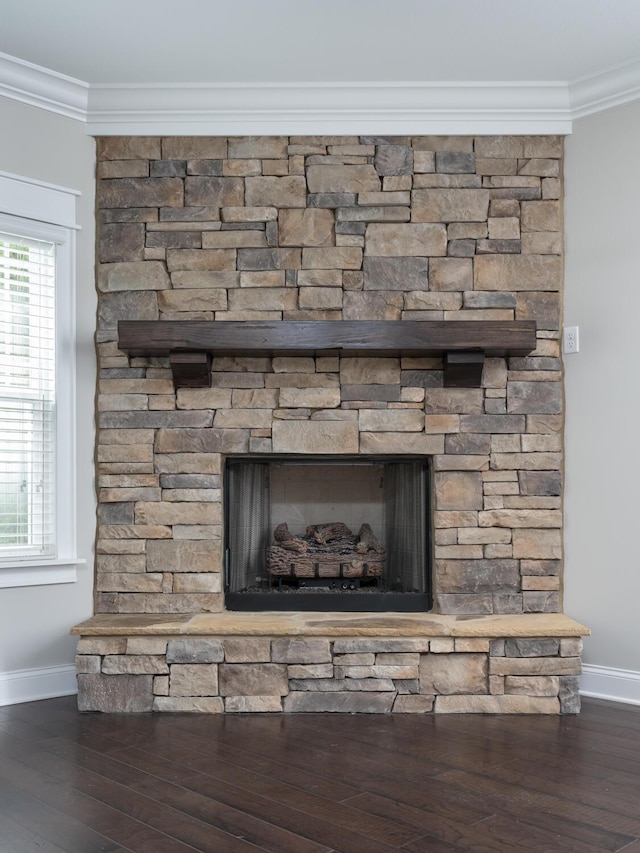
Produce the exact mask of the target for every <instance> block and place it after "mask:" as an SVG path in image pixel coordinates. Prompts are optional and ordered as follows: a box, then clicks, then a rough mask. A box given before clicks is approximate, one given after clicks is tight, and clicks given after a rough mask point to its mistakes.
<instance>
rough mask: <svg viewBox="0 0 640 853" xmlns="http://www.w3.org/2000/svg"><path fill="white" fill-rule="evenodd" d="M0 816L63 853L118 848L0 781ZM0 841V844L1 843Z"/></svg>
mask: <svg viewBox="0 0 640 853" xmlns="http://www.w3.org/2000/svg"><path fill="white" fill-rule="evenodd" d="M0 813H1V814H2V815H4V816H5V817H11V819H12V820H13V821H15V822H16V823H18V824H20V825H21V826H22V827H24V828H25V829H28V830H29V831H30V832H31V833H33V835H34V836H36V835H38V836H40V837H41V838H43V839H49V840H50V841H51V842H52V843H53V845H54V849H55V847H56V846H57V847H59V848H60V849H62V850H64V851H65V853H113V850H115V848H116V847H117V846H118V845H117V844H114V843H113V841H110V840H109V839H108V838H105V837H104V836H102V835H100V834H99V833H97V832H95V831H94V830H92V829H89V828H88V827H87V826H83V825H82V823H80V822H79V821H77V820H70V819H69V818H68V817H66V816H65V815H62V814H60V812H58V811H57V810H56V809H52V808H50V807H49V806H47V805H45V804H44V803H40V802H38V800H37V799H36V798H35V797H33V796H31V795H28V794H27V795H25V793H24V791H19V790H16V789H15V788H14V787H13V786H11V785H9V784H7V782H6V781H0ZM1 843H2V842H0V844H1Z"/></svg>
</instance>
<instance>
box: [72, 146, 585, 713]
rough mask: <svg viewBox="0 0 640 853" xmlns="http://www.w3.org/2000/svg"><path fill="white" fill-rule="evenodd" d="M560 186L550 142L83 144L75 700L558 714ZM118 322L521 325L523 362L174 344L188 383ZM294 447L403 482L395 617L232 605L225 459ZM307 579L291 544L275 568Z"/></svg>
mask: <svg viewBox="0 0 640 853" xmlns="http://www.w3.org/2000/svg"><path fill="white" fill-rule="evenodd" d="M561 181H562V139H561V138H558V137H483V136H480V137H471V136H469V137H392V138H389V137H381V138H378V137H351V136H349V137H328V136H327V137H240V138H229V139H227V138H218V137H215V138H211V137H189V138H183V137H170V138H153V137H131V138H129V137H127V138H120V137H108V138H102V139H100V140H98V233H99V244H98V260H99V271H98V290H99V296H100V304H99V314H98V330H97V337H96V340H97V348H98V353H99V362H100V378H99V396H98V420H99V431H98V446H97V482H98V494H99V509H98V537H97V547H96V603H95V616H94V617H93V618H92V619H90V620H88V621H87V622H86V623H83V624H82V625H80V626H77V627H76V628H75V629H74V632H75V633H77V634H79V635H80V636H81V639H80V641H79V647H78V673H79V687H80V707H81V708H83V709H85V710H151V709H153V710H158V711H162V710H168V711H169V710H206V711H212V712H219V711H280V710H283V709H284V710H286V711H305V710H311V711H313V710H316V711H318V710H338V711H385V712H386V711H391V710H393V711H394V712H401V711H404V712H415V713H424V712H426V711H431V710H435V711H436V712H437V711H440V712H464V711H480V712H540V713H558V712H563V713H574V712H576V711H577V709H578V707H579V700H578V692H577V691H578V678H577V676H578V674H579V671H580V647H581V641H580V639H579V638H580V635H582V634H584V633H587V629H585V628H584V627H583V626H581V625H578V624H577V623H575V622H573V621H572V620H571V619H569V618H568V617H566V616H564V614H562V562H561V561H562V498H561V486H562V483H561V471H562V427H563V411H562V404H563V393H562V360H561V354H560V347H559V338H560V327H561V292H562V206H561V199H562V185H561ZM131 320H137V321H149V322H151V323H156V322H157V323H159V324H160V326H162V324H163V323H183V324H184V323H192V322H193V323H196V324H202V323H207V324H211V328H212V329H213V330H214V331H213V332H212V334H215V326H216V324H218V323H219V324H221V326H220V327H219V328H222V324H224V323H225V322H226V323H229V322H231V323H241V324H242V323H246V324H258V325H259V324H260V323H265V324H273V323H281V324H282V328H283V330H284V329H286V328H287V323H299V322H313V321H329V322H331V323H335V322H345V321H346V322H356V323H362V324H363V328H364V326H365V325H366V324H371V323H374V324H375V323H376V322H379V321H387V322H392V323H403V322H405V323H407V324H408V325H407V327H406V328H407V329H409V324H411V323H412V322H415V321H420V322H430V323H434V324H441V325H442V326H443V328H444V329H445V330H446V329H447V328H452V327H451V326H449V327H448V326H447V324H455V323H456V322H457V321H470V322H471V323H487V322H503V323H506V324H509V323H512V322H516V321H534V322H535V329H536V337H535V342H534V344H535V349H533V350H532V351H531V352H530V353H529V354H528V355H516V356H514V355H510V354H509V352H508V351H505V352H504V353H503V354H502V355H495V354H492V353H489V354H488V357H486V358H485V359H484V365H483V364H482V361H480V362H479V364H480V368H481V369H482V374H481V379H480V375H479V374H478V380H479V381H478V382H477V383H475V385H476V387H467V386H464V385H463V387H451V384H450V383H449V384H448V382H447V376H448V375H449V374H448V370H449V369H450V366H449V364H448V360H449V359H448V355H447V353H446V352H444V353H443V352H439V351H429V352H425V353H418V354H417V353H415V352H413V353H412V354H406V353H404V352H403V351H398V352H397V353H394V354H386V353H379V352H375V348H373V347H371V352H370V353H368V352H364V353H362V354H354V353H353V352H346V351H345V352H340V351H337V352H333V351H332V352H326V351H317V352H313V353H309V352H303V353H298V352H296V353H293V354H292V353H289V352H286V351H269V352H265V353H262V354H251V353H247V354H242V353H234V354H226V355H225V354H216V353H215V352H214V354H213V358H212V359H211V361H210V362H209V358H210V354H209V355H208V356H203V357H202V358H200V359H199V360H198V359H196V362H197V364H198V365H200V367H198V370H199V371H200V380H201V379H202V375H203V374H204V375H205V376H206V387H188V382H184V383H181V382H179V381H177V379H176V377H177V375H178V374H177V369H176V365H177V364H178V362H181V361H182V362H184V361H185V359H184V357H182V359H181V358H180V353H178V358H175V359H174V358H173V356H172V357H171V358H169V357H168V354H164V355H163V354H161V355H157V354H149V353H147V354H142V355H141V354H136V352H135V351H131V350H128V349H127V348H126V347H124V345H123V344H122V341H121V339H120V337H119V330H118V323H119V321H131ZM166 328H169V327H168V326H167V327H166ZM283 334H284V332H283ZM196 362H194V363H196ZM203 364H204V365H205V367H204V368H202V365H203ZM181 369H182V370H183V371H184V364H183V365H182V367H181ZM183 375H184V373H183ZM209 376H210V386H209ZM174 379H176V382H175V384H174ZM200 384H202V383H201V382H200ZM453 385H454V386H455V383H453ZM301 457H306V458H309V459H311V458H313V460H314V465H320V467H322V465H321V460H322V459H324V461H325V466H324V467H326V466H327V465H328V464H338V463H340V462H342V464H343V465H344V464H345V463H347V462H348V461H351V463H352V464H353V465H354V466H357V465H364V464H365V462H366V463H367V466H366V467H368V468H369V469H372V466H375V465H382V464H384V463H385V461H389V460H395V461H399V460H402V459H405V460H406V461H407V463H408V461H409V460H413V461H414V462H415V463H416V465H417V464H418V463H420V464H421V465H422V466H423V468H422V470H424V471H428V476H427V480H428V498H425V512H424V513H422V516H423V518H424V517H425V515H426V524H425V527H424V529H423V533H422V534H421V535H422V537H423V540H424V543H425V544H424V549H425V555H426V557H425V559H426V563H427V569H426V571H427V574H426V575H425V585H424V588H423V589H420V590H419V593H418V594H420V595H422V596H423V598H422V600H421V602H420V606H419V607H415V608H409V609H412V610H414V611H419V612H413V613H411V614H406V613H402V612H396V613H394V612H393V611H394V610H396V611H402V610H403V609H406V608H402V607H399V606H398V607H394V606H393V602H392V601H391V599H389V602H390V603H389V606H385V607H384V616H382V615H381V613H377V614H375V613H372V614H368V613H364V612H360V613H357V611H358V608H357V607H356V606H355V605H354V606H353V608H351V607H350V606H348V605H346V604H345V605H344V606H338V605H335V604H334V605H330V604H328V603H326V605H325V604H324V603H323V606H322V607H318V608H317V611H318V612H316V608H314V611H312V612H310V613H308V612H305V611H308V610H309V608H308V607H307V606H305V605H303V604H299V606H296V607H295V608H293V607H292V608H290V609H289V611H288V612H286V613H282V614H281V615H280V616H278V615H277V614H273V613H263V614H260V613H244V614H241V613H233V612H232V610H231V607H232V606H233V604H232V599H233V598H234V595H235V596H236V597H237V594H239V592H240V590H236V589H232V588H231V587H230V586H229V574H228V568H229V563H228V560H229V551H230V542H231V540H232V539H233V537H234V536H235V535H236V533H235V532H234V530H235V529H234V528H233V525H231V526H230V524H229V513H230V510H229V500H230V494H231V492H232V490H233V488H234V487H233V485H232V480H230V479H229V477H230V474H229V471H230V470H236V471H237V470H239V469H238V468H235V469H234V468H233V466H234V465H240V464H241V462H242V460H247V459H250V458H251V459H253V460H258V461H259V463H260V464H262V466H263V469H262V472H263V474H264V471H265V470H267V468H268V466H269V464H273V465H275V464H276V463H282V462H283V460H285V461H286V460H289V461H290V464H291V465H293V464H294V460H299V459H300V458H301ZM319 470H320V468H318V471H317V472H316V473H318V472H319ZM258 473H259V472H258ZM258 473H257V474H256V476H258ZM233 476H234V475H233V474H232V475H231V477H232V478H233ZM235 476H236V479H237V476H238V475H235ZM288 476H289V477H290V478H293V479H295V472H293V471H289V472H288ZM237 481H238V482H239V480H237ZM289 485H290V483H289ZM425 494H426V492H425ZM299 495H300V493H298V498H295V497H294V499H293V500H290V501H289V503H290V504H291V506H290V507H289V510H290V514H291V516H292V522H291V524H289V528H290V529H289V532H291V533H292V534H293V535H294V537H298V539H302V538H304V535H306V529H307V527H309V526H311V527H313V526H314V525H322V524H325V523H327V524H329V523H333V522H343V521H344V517H345V516H344V513H343V511H342V509H341V510H340V516H341V517H340V516H335V517H326V518H324V517H320V516H318V515H317V514H316V515H312V517H309V518H303V514H302V515H300V518H299V519H298V521H299V522H300V525H299V527H298V528H295V525H294V521H293V518H294V516H295V515H296V513H295V511H294V510H295V505H296V504H298V505H300V504H301V499H300V497H299ZM358 495H360V496H359V497H358V496H356V497H355V498H354V504H357V503H358V501H360V502H362V501H363V499H362V494H360V493H358ZM331 500H333V501H334V504H335V500H336V499H335V497H334V498H328V499H327V501H328V503H329V504H331ZM225 502H226V503H225ZM283 502H285V503H286V501H285V500H284V499H283V501H281V502H280V503H283ZM225 506H227V508H228V511H227V514H226V517H225V513H224V507H225ZM336 509H337V507H336ZM279 511H280V510H279V509H278V510H277V511H276V512H275V516H276V517H277V518H278V524H281V523H282V522H283V521H286V519H285V518H284V517H282V518H281V517H280V516H279V515H278V512H279ZM327 511H328V510H327ZM243 512H245V515H247V514H248V510H247V509H246V507H245V509H244V510H243ZM375 512H378V514H379V515H378V516H376V515H375ZM375 512H373V514H372V515H371V519H372V521H370V520H369V519H368V517H367V518H365V517H362V518H359V519H356V518H355V516H353V517H352V518H351V517H350V521H351V524H350V525H347V526H348V527H349V529H350V532H351V533H353V534H354V537H356V538H357V536H356V533H357V532H356V531H354V530H353V529H352V527H353V526H358V527H359V526H360V525H362V524H366V525H369V526H370V527H371V528H372V530H373V532H374V533H375V530H376V525H377V530H378V533H377V534H375V538H376V540H377V541H378V542H380V540H385V541H384V542H383V545H382V548H383V550H384V552H385V558H386V559H388V560H390V561H391V562H393V561H395V563H396V564H398V562H399V561H401V558H400V557H399V556H398V554H399V551H398V550H397V548H396V550H395V551H394V550H393V549H394V548H395V547H396V546H392V545H390V544H389V542H390V538H389V535H385V536H383V535H382V533H381V531H382V529H383V527H384V524H383V515H384V512H387V513H390V510H389V508H388V506H387V509H386V510H384V511H383V510H382V509H378V510H375ZM272 514H273V513H272ZM329 515H330V513H329ZM352 515H353V514H352ZM302 521H304V522H305V523H304V525H302ZM307 522H308V524H307ZM277 526H278V525H273V524H272V525H271V526H270V530H269V533H268V534H267V538H268V540H269V541H268V542H266V540H265V541H263V542H262V545H261V546H260V547H262V548H263V550H264V549H265V548H268V547H273V546H276V545H279V543H278V542H274V541H273V540H272V532H273V530H275V528H276V527H277ZM303 527H304V533H303V529H302V528H303ZM309 535H311V534H309ZM356 538H354V542H353V543H352V545H353V547H354V548H355V546H356V544H357V542H356ZM263 540H264V535H263ZM387 540H389V541H387ZM358 541H359V540H358ZM243 547H244V546H243ZM299 547H300V548H303V547H304V544H303V545H299ZM307 550H309V549H308V544H307ZM292 553H294V552H292ZM366 553H368V554H369V555H371V554H372V553H373V552H371V551H367V552H366ZM406 559H407V560H408V559H409V558H406ZM319 562H320V561H319V560H316V561H315V562H314V563H313V566H314V568H313V575H314V577H313V579H314V581H316V582H317V581H320V580H321V577H320V573H321V569H320V567H319ZM370 562H371V560H369V562H368V563H367V566H369V563H370ZM305 565H306V564H305ZM300 566H302V563H300ZM304 571H306V569H304V570H303V569H302V568H298V569H297V568H296V567H295V561H294V568H293V570H290V573H289V576H290V577H297V574H300V575H301V577H302V574H303V573H304ZM363 571H364V570H363ZM367 571H369V569H368V568H367ZM225 572H227V574H226V575H225ZM271 574H273V572H271ZM344 577H345V569H344V567H341V568H340V569H339V574H338V578H339V579H341V580H342V579H344ZM362 577H364V574H363V575H362ZM299 580H300V578H298V579H297V582H299ZM359 580H360V578H359ZM288 586H289V587H290V586H291V581H288ZM316 586H318V584H316ZM225 587H226V592H227V595H228V597H229V601H228V602H225ZM273 587H274V584H273V582H271V581H270V583H269V589H270V591H271V590H273ZM320 588H321V589H322V584H320ZM429 589H431V591H432V598H429ZM386 591H387V592H390V593H392V592H393V591H392V590H390V589H388V590H386ZM280 592H281V595H280V596H279V600H281V599H284V598H286V597H287V596H288V595H291V594H292V591H291V589H288V590H286V591H282V590H280ZM396 592H397V594H398V595H400V594H402V593H401V592H400V591H399V590H397V591H396ZM296 594H297V595H300V594H302V593H301V592H300V590H299V589H298V590H297V591H295V592H294V593H293V595H294V596H295V595H296ZM324 594H325V591H324V590H323V591H322V592H320V593H319V592H318V590H317V589H316V590H315V591H312V592H310V593H306V598H309V597H311V596H315V597H316V599H315V600H316V601H318V602H319V601H320V596H321V595H324ZM366 594H371V595H373V594H375V593H374V592H373V590H369V593H365V595H366ZM408 594H410V593H408ZM357 597H358V594H357V592H356V594H354V595H353V596H352V598H354V599H356V598H357ZM234 600H235V599H234ZM227 605H229V606H227ZM246 609H249V610H251V607H248V608H246ZM256 609H263V608H262V607H256ZM274 609H275V608H274ZM364 609H366V610H368V609H369V608H364ZM298 610H299V611H301V612H300V613H298V612H296V611H298ZM336 610H341V611H342V612H341V613H336V612H335V611H336ZM320 611H324V612H320ZM356 613H357V615H355V614H356Z"/></svg>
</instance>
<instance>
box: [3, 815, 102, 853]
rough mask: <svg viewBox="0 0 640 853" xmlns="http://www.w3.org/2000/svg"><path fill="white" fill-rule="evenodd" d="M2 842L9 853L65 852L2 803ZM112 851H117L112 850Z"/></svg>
mask: <svg viewBox="0 0 640 853" xmlns="http://www.w3.org/2000/svg"><path fill="white" fill-rule="evenodd" d="M0 844H1V845H2V847H3V848H4V850H5V851H7V853H9V851H10V853H65V851H64V848H62V847H58V846H57V845H56V844H53V842H51V841H47V839H46V838H43V837H42V836H41V835H36V833H35V832H32V831H31V830H30V829H29V828H28V827H25V826H23V825H22V824H20V823H18V822H17V821H15V820H13V818H12V817H11V816H10V815H7V814H5V813H4V810H3V809H2V806H1V805H0ZM112 853H117V851H115V850H112Z"/></svg>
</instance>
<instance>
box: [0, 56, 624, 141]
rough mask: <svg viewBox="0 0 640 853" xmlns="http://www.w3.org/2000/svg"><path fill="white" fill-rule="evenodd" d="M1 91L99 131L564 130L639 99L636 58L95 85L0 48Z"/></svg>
mask: <svg viewBox="0 0 640 853" xmlns="http://www.w3.org/2000/svg"><path fill="white" fill-rule="evenodd" d="M0 97H6V98H10V99H12V100H15V101H19V102H20V103H23V104H28V105H29V106H33V107H38V108H39V109H44V110H47V111H49V112H53V113H57V114H58V115H61V116H65V117H67V118H72V119H75V120H77V121H82V122H84V123H85V125H86V130H87V133H88V134H89V135H93V136H113V135H119V134H123V135H134V136H135V135H159V134H163V135H231V134H232V135H244V134H250V135H260V134H264V135H269V134H300V135H304V134H331V133H338V134H359V135H362V134H365V135H366V134H370V135H380V134H392V135H393V134H401V135H404V134H416V135H417V134H526V133H528V134H567V133H571V126H572V122H573V121H575V120H576V119H578V118H582V117H583V116H587V115H591V114H593V113H597V112H601V111H602V110H606V109H609V108H610V107H614V106H619V105H621V104H625V103H628V102H630V101H633V100H636V99H638V98H640V61H637V62H634V63H630V64H627V65H624V66H620V67H617V68H612V69H608V70H606V71H604V72H602V73H598V74H594V75H591V76H588V77H582V78H580V79H577V80H573V81H571V82H563V81H558V82H525V83H492V82H484V83H476V82H460V83H458V82H455V83H454V82H450V83H255V84H254V83H226V84H207V83H193V84H170V83H169V84H140V85H136V84H113V85H112V84H92V85H90V84H89V83H85V82H83V81H82V80H77V79H75V78H73V77H67V76H66V75H64V74H58V73H57V72H55V71H50V70H49V69H47V68H42V67H41V66H38V65H34V64H32V63H30V62H25V61H24V60H21V59H17V58H16V57H13V56H9V55H8V54H4V53H0Z"/></svg>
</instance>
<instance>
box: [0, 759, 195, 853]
mask: <svg viewBox="0 0 640 853" xmlns="http://www.w3.org/2000/svg"><path fill="white" fill-rule="evenodd" d="M8 751H9V748H8V746H7V744H4V745H2V753H3V754H0V778H4V779H5V781H6V780H10V781H11V783H12V785H13V787H14V788H16V790H19V791H21V792H23V794H24V795H25V798H28V797H29V796H30V795H31V794H33V796H35V797H37V799H38V801H39V803H38V804H37V805H35V806H34V808H35V809H36V810H37V811H38V812H40V811H42V808H43V806H44V807H45V808H46V807H47V806H48V807H51V808H53V809H56V811H58V812H60V813H61V814H62V815H64V816H66V817H67V818H68V819H69V820H70V830H69V831H70V832H71V831H73V828H74V826H75V823H76V822H79V823H81V824H83V825H84V826H87V827H89V828H91V829H93V830H94V831H96V832H98V833H101V834H102V835H104V836H105V838H109V839H111V840H113V841H114V843H118V844H120V845H126V847H127V849H130V850H134V851H138V850H139V851H153V853H192V851H193V850H194V848H193V847H192V846H191V845H186V844H183V843H182V842H180V841H178V840H177V839H175V838H170V837H169V836H167V835H165V834H164V833H161V832H158V831H156V830H155V829H152V828H151V827H149V826H146V825H145V824H144V823H141V822H139V821H137V820H134V819H132V818H130V817H128V816H127V815H124V814H122V812H120V811H118V810H117V809H112V808H111V807H110V806H108V805H105V804H103V803H101V802H99V801H98V800H95V799H93V798H92V797H90V796H89V795H87V794H85V793H84V792H82V791H78V790H76V789H74V788H72V787H69V786H68V785H65V784H64V780H62V782H63V783H62V784H61V779H60V776H57V777H56V776H50V775H48V774H45V773H43V772H41V771H40V770H37V769H33V767H31V766H27V764H22V762H21V761H19V760H13V759H11V758H8V757H7V754H6V753H7V752H8ZM12 752H13V754H14V755H17V756H18V757H20V758H22V759H23V760H25V761H27V762H29V764H34V765H35V766H36V767H37V766H38V761H37V750H35V749H29V747H28V746H22V747H20V746H17V747H16V746H15V745H14V749H13V750H12ZM40 804H42V805H40ZM64 850H65V853H67V851H68V846H67V842H66V837H65V839H64ZM2 853H7V851H2ZM113 853H116V851H115V850H114V851H113Z"/></svg>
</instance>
